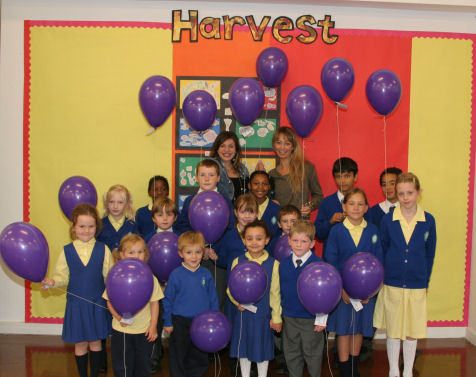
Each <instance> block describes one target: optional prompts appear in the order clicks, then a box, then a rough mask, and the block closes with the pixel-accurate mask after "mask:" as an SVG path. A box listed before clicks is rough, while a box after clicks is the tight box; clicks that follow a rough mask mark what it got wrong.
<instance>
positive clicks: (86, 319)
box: [41, 204, 112, 377]
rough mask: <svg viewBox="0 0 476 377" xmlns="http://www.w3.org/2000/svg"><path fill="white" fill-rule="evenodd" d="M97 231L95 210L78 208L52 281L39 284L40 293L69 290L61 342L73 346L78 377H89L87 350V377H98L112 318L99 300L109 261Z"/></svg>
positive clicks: (99, 224)
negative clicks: (70, 241)
mask: <svg viewBox="0 0 476 377" xmlns="http://www.w3.org/2000/svg"><path fill="white" fill-rule="evenodd" d="M100 230H101V219H100V218H99V215H98V212H97V210H96V207H93V206H92V205H90V204H78V205H77V206H76V207H75V208H74V210H73V212H72V214H71V226H70V229H69V233H70V236H71V239H72V240H73V242H72V243H70V244H68V245H66V246H65V247H64V249H63V252H62V253H61V254H60V256H59V258H58V261H57V262H56V268H55V273H54V275H53V278H52V279H51V278H45V279H44V280H43V281H42V282H41V288H42V289H48V288H51V287H55V288H58V287H63V286H65V285H67V286H68V294H67V296H66V308H65V313H64V321H63V334H62V336H61V338H62V339H63V340H64V341H65V342H68V343H74V355H75V357H76V367H77V368H78V372H79V376H80V377H88V347H89V351H90V352H89V363H90V368H91V373H90V376H91V377H97V376H98V374H99V367H100V362H101V354H102V351H101V339H106V338H107V337H109V335H110V334H111V315H110V314H109V312H108V311H107V309H106V301H105V300H104V299H103V298H102V297H101V296H102V294H103V292H104V288H105V281H106V277H107V274H108V272H109V269H110V268H111V265H112V257H111V251H110V250H109V248H108V247H107V246H106V245H105V244H104V243H102V242H99V241H96V239H95V236H96V234H97V233H99V231H100ZM86 283H87V284H86Z"/></svg>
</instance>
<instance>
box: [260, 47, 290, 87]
mask: <svg viewBox="0 0 476 377" xmlns="http://www.w3.org/2000/svg"><path fill="white" fill-rule="evenodd" d="M287 71H288V58H287V57H286V54H285V53H284V52H283V50H281V49H279V48H277V47H268V48H266V49H264V50H263V51H261V53H260V54H259V56H258V59H257V60H256V73H257V74H258V77H259V79H260V80H261V82H262V83H263V84H264V86H267V87H268V88H274V87H276V86H278V85H279V84H280V83H281V81H283V79H284V76H286V72H287Z"/></svg>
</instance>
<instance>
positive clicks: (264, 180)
mask: <svg viewBox="0 0 476 377" xmlns="http://www.w3.org/2000/svg"><path fill="white" fill-rule="evenodd" d="M357 173H358V170H357V164H356V163H355V162H354V161H353V160H351V159H349V158H345V157H344V158H341V159H339V160H337V161H336V163H335V164H334V167H333V176H334V179H335V182H336V185H337V187H338V191H337V192H336V193H335V194H333V195H331V196H329V197H327V198H325V199H324V200H323V201H322V203H321V205H320V208H319V212H318V216H317V218H316V221H315V224H312V223H311V222H310V221H309V220H304V219H300V217H301V214H300V211H299V209H298V208H296V207H294V206H291V205H289V206H284V207H282V208H281V206H279V205H278V204H277V203H275V202H273V201H272V200H271V199H270V198H269V195H268V193H269V191H270V180H269V176H268V174H267V173H266V172H264V171H255V172H254V173H253V174H251V176H250V181H249V185H248V188H249V193H247V194H243V195H241V196H239V197H238V198H237V199H236V200H235V202H234V203H233V204H232V203H231V202H229V203H228V205H229V207H230V214H231V216H230V222H229V224H228V225H227V229H226V231H225V233H224V235H223V236H222V238H221V239H220V240H219V241H218V242H217V243H216V244H215V245H206V244H205V240H204V238H203V236H202V235H201V234H200V233H199V232H196V231H194V230H192V229H191V227H190V224H189V221H188V216H187V210H188V205H187V204H190V200H191V198H187V200H186V202H185V203H184V206H183V208H182V210H181V211H180V212H178V210H177V206H176V205H175V203H174V202H173V201H172V200H171V199H169V198H168V194H169V186H168V182H167V180H166V179H165V178H164V177H161V176H155V177H152V178H151V180H150V182H149V187H148V192H149V196H150V197H151V202H150V203H149V205H147V206H145V207H142V208H140V209H139V210H138V211H137V213H136V217H135V221H134V220H133V219H132V199H131V197H130V194H129V192H128V190H127V189H126V188H125V187H124V186H121V185H116V186H112V187H111V188H110V190H109V191H108V193H107V194H106V196H105V205H104V207H105V217H104V218H103V219H102V221H101V220H100V219H99V216H98V214H97V211H96V209H95V208H94V207H92V206H90V205H86V204H81V205H78V206H77V207H76V208H75V210H74V211H73V215H72V219H71V220H72V224H71V238H72V239H73V242H72V243H71V244H69V245H66V246H65V247H64V250H63V253H62V254H61V255H60V257H59V259H58V262H57V265H56V271H55V274H54V277H53V279H50V278H46V279H45V280H44V281H43V282H42V287H43V288H45V289H46V288H48V287H60V286H64V285H68V293H70V294H68V295H67V304H66V312H65V318H64V326H63V339H64V340H65V341H67V342H72V343H75V355H76V362H77V367H78V371H79V374H80V376H87V375H88V374H87V369H88V368H87V366H88V347H89V350H90V353H89V360H90V369H91V373H90V375H91V376H97V375H98V373H99V368H100V358H101V356H100V355H101V349H102V348H103V346H101V339H106V338H107V337H108V336H109V335H110V333H111V317H110V314H109V312H110V313H111V314H112V317H113V320H112V337H111V355H112V364H113V365H112V366H113V369H114V375H115V376H126V375H134V376H146V375H147V376H148V375H149V374H150V369H149V367H150V366H149V363H150V361H151V360H150V355H151V354H154V350H155V349H159V347H160V335H161V333H162V328H163V329H164V330H165V331H166V332H167V333H168V334H170V342H169V347H170V348H169V361H170V367H169V369H170V375H171V376H197V377H198V376H203V375H204V373H205V372H206V370H207V369H208V355H207V354H206V353H204V352H203V351H201V350H199V349H197V348H196V347H195V346H194V345H193V343H192V341H191V338H190V334H189V329H190V325H191V321H192V319H193V318H194V317H195V316H197V315H198V314H200V313H201V312H203V311H205V310H222V311H224V312H225V313H226V315H227V317H228V318H229V320H230V322H231V324H232V326H233V331H232V337H231V342H230V357H231V358H237V359H238V360H239V365H240V370H241V375H242V376H243V377H249V376H250V370H251V363H252V362H255V363H257V370H258V376H259V377H264V376H266V375H267V369H268V362H269V360H272V359H274V357H275V354H274V350H275V345H274V343H275V341H274V339H273V336H274V334H278V333H281V339H282V344H283V347H282V349H283V352H284V358H285V361H286V365H287V369H288V371H289V376H290V377H297V376H302V373H303V369H304V366H306V367H307V370H308V372H309V374H310V376H311V377H315V376H320V372H321V363H322V351H323V348H324V335H323V334H324V331H323V330H324V329H326V326H321V325H316V324H315V318H314V316H313V315H311V314H310V313H309V312H308V311H307V310H306V309H305V308H304V307H303V306H302V304H301V302H300V301H299V299H298V294H297V287H296V284H297V279H298V277H299V275H300V273H301V271H302V270H303V269H304V268H305V267H306V266H307V265H308V264H310V263H312V262H315V261H319V260H321V259H320V258H319V257H318V256H316V254H315V253H314V252H313V247H314V243H315V238H316V237H317V238H318V239H319V240H322V241H323V242H324V249H323V259H324V260H325V261H327V262H328V263H330V264H332V265H333V266H334V267H336V268H337V269H338V270H341V268H342V266H343V264H344V262H345V261H346V260H347V258H348V257H350V256H351V255H353V254H355V253H357V252H360V251H367V252H371V253H373V254H375V255H376V256H377V257H378V258H379V259H380V260H381V261H382V262H383V263H384V267H385V281H384V287H383V289H382V291H381V293H380V294H379V295H378V298H377V299H376V298H375V297H373V298H369V299H367V300H365V301H362V302H361V304H362V305H363V309H362V310H359V311H355V309H353V306H352V305H351V304H349V302H350V301H349V300H350V297H349V296H348V295H347V293H346V292H345V291H343V292H342V299H341V301H340V303H339V304H338V306H337V307H336V309H334V310H333V311H332V312H331V313H330V314H329V319H328V323H327V329H326V330H328V331H332V332H336V334H337V344H338V359H339V368H340V371H341V376H344V377H345V376H349V377H350V376H359V374H358V369H357V364H358V358H357V357H358V355H359V352H360V347H361V344H362V339H363V336H364V337H370V338H371V337H373V335H374V331H375V330H374V327H377V328H385V329H387V337H388V339H387V349H388V358H389V364H390V374H389V376H390V377H395V376H399V375H400V372H399V369H398V357H399V349H400V339H403V340H404V342H403V350H404V363H405V367H404V372H403V376H404V377H408V376H411V375H412V374H411V373H412V367H413V360H414V355H415V350H416V339H418V338H423V337H425V335H426V316H425V315H423V313H426V306H425V305H426V289H427V288H428V282H429V278H430V274H431V269H432V264H433V258H434V253H435V245H436V232H435V222H434V219H433V217H432V216H431V215H430V214H428V213H427V212H423V210H422V209H421V208H420V207H419V206H418V204H417V201H418V198H419V196H420V193H421V189H420V186H419V182H418V179H417V178H416V176H414V175H413V174H411V173H404V174H400V173H401V171H399V170H398V169H387V170H386V171H384V172H383V173H382V175H381V177H380V183H381V186H382V189H383V192H384V195H385V196H386V200H385V201H384V202H383V203H380V204H378V205H377V206H378V207H377V206H375V207H372V208H371V210H370V211H367V209H368V203H367V198H366V195H365V193H364V192H363V191H362V190H361V189H358V188H355V187H354V184H355V182H356V181H357ZM196 176H197V182H198V184H199V186H200V188H199V192H201V191H204V190H216V186H217V183H218V181H219V179H220V175H219V166H218V164H217V163H216V162H215V161H213V160H203V161H201V162H200V163H199V164H198V166H197V168H196ZM397 201H398V202H399V203H400V204H399V205H398V206H395V209H394V210H393V207H394V205H395V204H396V203H397ZM385 213H389V214H385ZM162 231H172V232H175V233H177V234H178V235H180V236H179V241H178V252H179V255H180V256H181V257H182V258H183V263H182V265H181V266H180V267H178V268H177V269H175V270H174V271H172V273H171V274H170V277H169V279H168V281H167V282H166V283H165V284H164V282H161V283H162V284H163V285H159V283H158V281H157V279H155V278H154V291H153V294H152V297H151V299H150V304H149V305H147V306H146V307H145V308H144V309H143V310H142V311H141V312H140V313H138V314H137V315H136V316H135V317H134V319H133V321H132V323H131V321H130V320H124V319H122V318H121V316H120V315H119V314H118V313H117V312H116V311H115V310H114V308H113V307H112V305H111V304H110V302H109V301H107V294H105V286H104V281H105V278H106V276H107V273H108V271H109V268H110V267H111V265H112V263H113V260H114V261H117V260H118V259H123V258H139V259H141V260H144V261H147V259H148V256H149V250H148V248H147V244H146V242H147V241H149V240H150V239H151V238H152V237H153V236H154V235H155V234H156V233H157V232H162ZM283 234H287V235H288V238H289V245H290V247H291V250H292V253H291V255H289V256H288V257H287V258H285V259H284V260H282V261H281V263H279V262H278V261H277V260H275V259H274V258H273V250H274V244H275V243H276V242H277V240H278V239H279V238H280V237H281V236H283ZM96 240H97V241H96ZM144 240H145V241H144ZM110 250H113V253H112V254H111V252H110ZM244 260H251V261H255V262H257V263H259V264H260V265H261V266H262V267H263V268H264V269H265V271H266V272H267V276H268V284H267V289H266V292H265V294H264V296H263V297H262V298H261V299H260V300H259V301H258V302H256V303H254V304H253V306H252V308H250V307H249V306H246V305H241V304H240V303H239V302H236V300H235V299H234V298H233V296H232V295H231V294H230V292H229V290H227V285H228V279H229V276H230V272H231V270H232V269H233V268H234V267H235V266H236V265H237V264H238V263H239V262H241V261H244ZM85 281H88V284H84V282H85ZM159 301H160V304H159ZM106 307H107V308H109V312H108V311H107V310H104V309H105V308H106ZM374 308H375V310H374ZM374 312H375V313H374ZM159 313H160V314H159ZM415 313H417V314H418V315H415ZM162 318H163V320H162ZM416 318H418V319H417V320H416ZM155 354H156V356H157V354H158V357H160V351H159V352H155ZM158 357H157V358H156V359H155V362H157V361H158ZM235 373H237V369H236V370H235Z"/></svg>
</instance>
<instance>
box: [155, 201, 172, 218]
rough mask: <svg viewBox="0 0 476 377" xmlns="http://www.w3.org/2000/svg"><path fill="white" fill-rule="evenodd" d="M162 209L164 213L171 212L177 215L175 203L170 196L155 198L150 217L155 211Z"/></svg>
mask: <svg viewBox="0 0 476 377" xmlns="http://www.w3.org/2000/svg"><path fill="white" fill-rule="evenodd" d="M162 211H165V212H166V213H168V212H172V213H173V214H174V215H175V216H177V205H176V204H175V202H174V201H173V200H172V199H170V198H167V197H162V198H158V199H156V200H155V202H154V205H153V206H152V217H154V215H155V214H156V213H157V212H162Z"/></svg>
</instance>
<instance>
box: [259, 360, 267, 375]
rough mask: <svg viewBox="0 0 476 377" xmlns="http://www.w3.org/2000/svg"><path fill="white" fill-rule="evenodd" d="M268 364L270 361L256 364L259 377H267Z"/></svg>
mask: <svg viewBox="0 0 476 377" xmlns="http://www.w3.org/2000/svg"><path fill="white" fill-rule="evenodd" d="M268 364H269V361H268V360H265V361H262V362H261V363H256V366H257V367H258V377H266V376H267V374H268Z"/></svg>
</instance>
